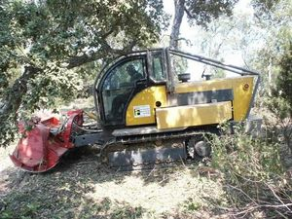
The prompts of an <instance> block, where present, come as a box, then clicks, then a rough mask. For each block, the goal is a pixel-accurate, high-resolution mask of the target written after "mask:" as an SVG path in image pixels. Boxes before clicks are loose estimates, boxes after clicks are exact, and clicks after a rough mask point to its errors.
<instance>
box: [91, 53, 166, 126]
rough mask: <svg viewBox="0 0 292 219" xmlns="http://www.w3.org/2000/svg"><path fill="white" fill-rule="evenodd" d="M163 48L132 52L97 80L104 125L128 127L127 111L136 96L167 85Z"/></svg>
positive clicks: (98, 99) (112, 65)
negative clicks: (148, 89) (152, 87)
mask: <svg viewBox="0 0 292 219" xmlns="http://www.w3.org/2000/svg"><path fill="white" fill-rule="evenodd" d="M163 63H164V50H162V49H160V50H153V51H144V52H141V51H140V52H139V53H135V52H134V53H132V54H130V55H127V56H123V57H121V58H119V59H118V60H117V61H116V62H114V63H113V64H111V65H110V67H108V68H106V69H104V70H103V71H102V72H101V74H100V76H99V78H98V79H97V81H96V85H95V87H96V95H95V101H96V102H97V103H98V104H96V105H97V106H98V110H99V112H100V120H101V124H102V125H104V126H115V127H116V126H121V127H122V126H125V124H126V121H125V118H126V111H127V107H128V105H129V103H130V101H131V100H132V99H133V97H134V96H135V95H136V94H138V93H139V92H141V91H142V90H143V89H145V88H147V87H150V86H152V85H156V84H157V85H159V84H160V85H161V84H166V81H167V77H166V69H165V66H164V65H163Z"/></svg>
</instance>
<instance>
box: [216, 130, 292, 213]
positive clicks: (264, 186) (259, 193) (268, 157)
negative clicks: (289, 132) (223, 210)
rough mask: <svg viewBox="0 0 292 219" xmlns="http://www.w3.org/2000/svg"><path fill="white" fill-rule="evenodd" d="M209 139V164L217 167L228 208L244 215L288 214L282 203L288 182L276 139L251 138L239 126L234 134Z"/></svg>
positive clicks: (285, 200) (288, 185) (288, 211)
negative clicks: (261, 213)
mask: <svg viewBox="0 0 292 219" xmlns="http://www.w3.org/2000/svg"><path fill="white" fill-rule="evenodd" d="M211 143H212V147H213V155H212V165H213V167H214V168H216V169H218V170H219V171H220V174H221V180H222V183H223V185H224V187H225V191H226V195H227V198H228V202H229V204H228V206H229V209H232V211H236V215H237V216H238V217H241V216H243V215H245V217H248V218H250V217H252V215H254V214H255V213H257V212H264V215H265V216H264V217H267V218H269V217H272V216H278V217H279V216H280V217H282V216H283V215H285V216H287V217H289V216H288V215H291V210H289V208H287V207H286V204H289V203H290V197H289V194H290V191H291V188H292V184H291V181H290V180H289V176H287V175H286V174H285V172H284V170H285V169H284V168H283V164H282V160H281V159H282V158H281V157H280V144H279V143H277V142H273V141H271V140H269V139H259V138H253V137H252V136H249V135H247V134H244V133H243V131H242V128H241V127H236V128H235V133H234V135H230V134H223V135H222V136H220V137H218V136H214V138H213V139H212V140H211ZM275 206H278V207H275Z"/></svg>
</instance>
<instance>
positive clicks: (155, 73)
mask: <svg viewBox="0 0 292 219" xmlns="http://www.w3.org/2000/svg"><path fill="white" fill-rule="evenodd" d="M152 57H153V58H152V75H151V78H152V79H153V80H154V81H155V82H164V81H166V73H165V70H164V69H163V59H162V53H161V52H158V53H154V54H153V55H152Z"/></svg>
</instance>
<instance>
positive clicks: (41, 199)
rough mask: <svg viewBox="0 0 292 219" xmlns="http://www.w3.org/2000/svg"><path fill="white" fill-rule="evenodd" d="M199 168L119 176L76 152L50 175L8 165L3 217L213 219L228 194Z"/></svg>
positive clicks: (0, 208) (89, 152) (0, 206)
mask: <svg viewBox="0 0 292 219" xmlns="http://www.w3.org/2000/svg"><path fill="white" fill-rule="evenodd" d="M197 168H198V166H196V165H193V164H189V165H182V164H180V165H176V166H173V167H171V168H157V169H153V170H143V171H132V172H116V171H113V170H110V169H109V168H108V167H107V166H104V165H103V164H101V163H100V161H99V157H98V155H97V154H96V151H95V150H94V149H92V148H87V149H85V148H84V149H82V150H78V151H74V152H72V153H71V154H69V155H68V156H66V157H65V158H64V159H63V160H62V162H61V163H60V164H59V165H58V166H57V168H56V169H55V170H53V171H51V172H50V173H46V174H37V175H36V174H29V173H25V172H20V171H19V170H17V169H15V168H14V167H12V166H9V167H7V168H6V169H5V170H4V171H2V173H1V177H0V185H2V186H4V185H5V186H4V187H3V189H2V191H1V196H0V218H1V219H2V218H76V219H79V218H170V217H174V218H175V217H178V216H179V218H181V217H184V218H193V216H194V215H195V214H197V215H199V217H198V218H204V217H205V218H209V216H210V215H209V214H208V215H207V216H206V211H209V212H212V209H213V207H212V203H216V202H219V201H220V202H222V200H224V197H223V195H224V191H223V190H222V187H221V186H220V183H218V182H216V181H213V180H211V179H209V178H208V177H203V176H200V174H199V172H198V169H197ZM204 215H205V216H204Z"/></svg>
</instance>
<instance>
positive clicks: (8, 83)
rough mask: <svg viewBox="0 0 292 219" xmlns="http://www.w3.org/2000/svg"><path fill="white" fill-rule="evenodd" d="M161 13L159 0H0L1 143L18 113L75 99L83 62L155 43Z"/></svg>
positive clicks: (9, 137) (7, 137) (9, 135)
mask: <svg viewBox="0 0 292 219" xmlns="http://www.w3.org/2000/svg"><path fill="white" fill-rule="evenodd" d="M162 9H163V4H162V0H158V1H157V0H123V1H122V0H111V1H103V0H88V1H81V0H65V1H64V0H39V1H19V0H12V1H11V0H0V121H1V126H0V139H1V140H0V145H2V146H3V145H7V144H8V143H9V141H10V140H12V139H13V137H14V136H13V135H14V131H15V127H16V126H15V122H16V119H17V114H18V116H20V117H24V116H25V114H26V113H28V112H29V113H30V112H33V111H34V110H36V109H39V108H42V107H47V106H48V104H51V103H52V102H53V97H55V96H59V97H62V98H64V99H70V98H74V91H76V90H78V89H80V88H81V87H82V80H81V79H82V77H84V65H85V64H87V63H91V62H93V61H96V60H102V61H106V60H108V59H110V58H112V57H114V56H117V55H121V54H123V53H124V52H127V51H129V50H132V49H133V48H134V47H147V46H148V45H151V44H153V43H154V42H156V41H157V40H158V39H159V34H160V32H161V28H162V27H163V24H164V14H163V10H162ZM91 66H92V65H91ZM73 68H74V69H73ZM97 70H98V69H96V71H97ZM72 92H73V93H72Z"/></svg>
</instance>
